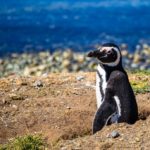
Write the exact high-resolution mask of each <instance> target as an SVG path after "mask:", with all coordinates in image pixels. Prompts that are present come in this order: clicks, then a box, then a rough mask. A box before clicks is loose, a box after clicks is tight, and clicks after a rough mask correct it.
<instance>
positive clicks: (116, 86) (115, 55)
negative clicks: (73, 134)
mask: <svg viewBox="0 0 150 150" xmlns="http://www.w3.org/2000/svg"><path fill="white" fill-rule="evenodd" d="M88 56H89V57H95V58H97V59H98V60H99V62H100V63H99V64H98V69H97V79H96V80H98V82H97V83H98V84H97V85H96V86H97V89H98V90H97V102H98V103H99V104H98V110H97V112H96V114H95V118H94V121H93V133H96V132H97V131H99V130H101V129H102V128H103V126H104V125H107V124H112V123H115V122H127V123H129V124H133V123H135V121H136V120H137V119H138V108H137V103H136V99H135V96H134V93H133V90H132V88H131V85H130V83H129V80H128V76H127V73H126V72H125V70H124V69H123V67H122V56H121V52H120V49H119V47H118V46H117V45H115V44H113V43H106V44H103V45H102V47H100V48H99V49H97V50H95V51H91V52H89V54H88ZM99 97H100V98H99Z"/></svg>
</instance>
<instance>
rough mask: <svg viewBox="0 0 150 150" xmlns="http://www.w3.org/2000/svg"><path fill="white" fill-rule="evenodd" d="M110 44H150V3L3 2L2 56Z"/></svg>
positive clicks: (0, 10) (0, 6) (94, 0)
mask: <svg viewBox="0 0 150 150" xmlns="http://www.w3.org/2000/svg"><path fill="white" fill-rule="evenodd" d="M106 41H111V42H115V43H118V44H120V43H127V44H129V48H130V50H131V51H133V50H134V47H135V45H136V44H138V43H141V42H147V43H150V1H149V0H142V1H141V0H132V1H131V0H126V1H124V0H122V1H121V0H120V1H119V0H91V1H90V0H82V1H79V0H24V1H23V0H0V56H1V55H5V54H8V53H12V52H23V51H34V52H36V51H39V50H43V49H50V50H52V51H53V50H55V49H57V48H61V49H64V48H66V47H70V48H73V49H74V50H77V51H87V50H89V49H90V48H92V47H93V45H95V44H97V43H98V44H100V43H103V42H106Z"/></svg>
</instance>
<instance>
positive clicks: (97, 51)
mask: <svg viewBox="0 0 150 150" xmlns="http://www.w3.org/2000/svg"><path fill="white" fill-rule="evenodd" d="M100 55H101V52H100V50H95V51H90V52H89V53H88V54H87V57H97V56H100Z"/></svg>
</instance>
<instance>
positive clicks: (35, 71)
mask: <svg viewBox="0 0 150 150" xmlns="http://www.w3.org/2000/svg"><path fill="white" fill-rule="evenodd" d="M99 46H100V45H96V46H95V48H97V47H99ZM120 48H121V52H122V56H123V65H124V67H125V68H126V69H128V70H136V69H138V70H150V46H149V45H147V44H143V45H137V46H136V49H135V51H134V53H130V52H129V50H128V47H127V45H125V44H122V45H121V46H120ZM96 66H97V62H96V59H91V58H88V57H87V53H83V52H80V53H79V52H75V51H73V50H72V49H65V50H62V49H60V50H55V51H54V52H53V53H51V52H50V50H47V51H43V52H39V53H22V54H14V53H12V54H11V55H10V57H4V58H0V77H4V76H5V77H7V76H9V75H12V74H19V75H35V76H41V75H42V74H45V73H49V72H53V73H58V72H79V71H84V72H88V71H94V70H95V69H96Z"/></svg>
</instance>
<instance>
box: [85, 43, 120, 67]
mask: <svg viewBox="0 0 150 150" xmlns="http://www.w3.org/2000/svg"><path fill="white" fill-rule="evenodd" d="M87 56H88V57H95V58H97V59H98V60H99V61H100V63H101V64H103V65H106V66H111V67H115V66H117V65H119V64H120V63H121V52H120V49H119V47H118V46H117V45H115V44H113V43H105V44H103V45H102V46H101V47H100V48H98V49H97V50H94V51H90V52H89V53H88V55H87Z"/></svg>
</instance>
